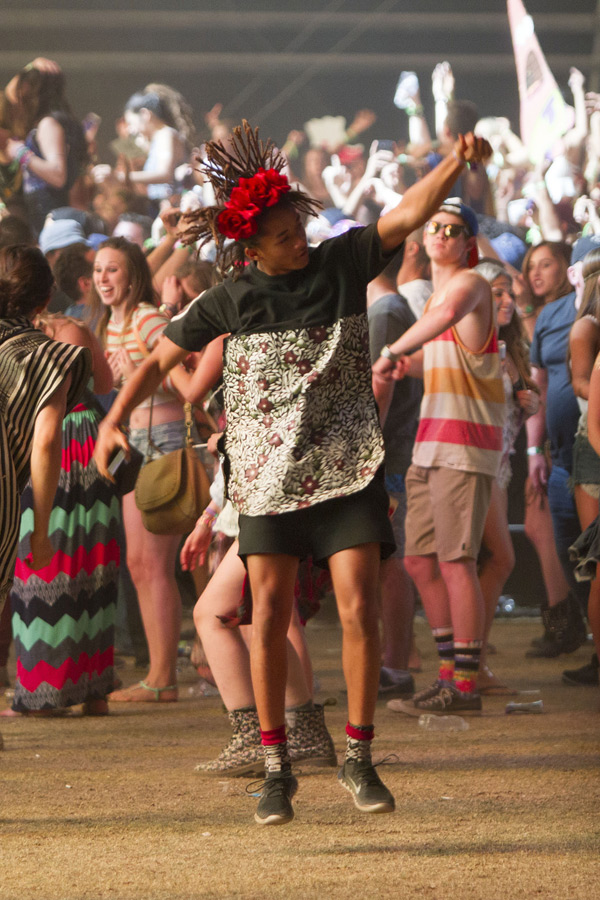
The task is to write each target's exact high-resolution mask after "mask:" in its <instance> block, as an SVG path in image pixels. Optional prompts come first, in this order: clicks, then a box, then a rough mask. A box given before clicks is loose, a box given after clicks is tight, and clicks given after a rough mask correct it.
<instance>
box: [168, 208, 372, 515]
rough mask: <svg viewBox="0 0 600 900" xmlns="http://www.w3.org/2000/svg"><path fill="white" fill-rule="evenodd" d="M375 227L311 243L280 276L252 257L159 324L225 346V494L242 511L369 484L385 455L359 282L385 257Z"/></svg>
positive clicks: (180, 338) (191, 346)
mask: <svg viewBox="0 0 600 900" xmlns="http://www.w3.org/2000/svg"><path fill="white" fill-rule="evenodd" d="M388 259H389V255H387V254H385V253H384V252H383V250H382V247H381V241H380V238H379V234H378V232H377V228H376V226H374V225H372V226H367V227H366V228H354V229H351V230H350V231H349V232H347V233H346V234H344V235H340V236H339V237H337V238H333V239H331V240H328V241H324V242H323V243H322V244H321V245H320V246H319V247H317V248H315V249H313V250H311V251H310V257H309V262H308V264H307V265H306V266H305V267H304V268H303V269H301V270H299V271H297V272H292V273H290V274H287V275H279V276H269V275H265V274H264V273H263V272H261V271H260V270H259V269H257V268H256V266H255V265H250V266H248V267H247V269H246V270H245V271H244V273H243V274H242V275H241V276H240V278H239V279H238V280H237V281H233V280H231V279H227V280H226V281H225V282H224V283H223V284H222V285H218V286H216V287H214V288H211V289H210V290H208V291H206V292H205V293H204V294H202V295H201V296H200V297H199V298H198V299H197V300H195V301H193V303H191V304H190V306H189V307H188V308H187V310H185V311H184V313H182V314H181V315H180V316H176V317H175V318H174V319H172V320H171V322H170V324H169V325H168V326H167V328H166V329H165V332H164V333H165V335H166V337H168V338H169V339H170V340H172V341H173V342H174V343H176V344H177V345H178V346H180V347H183V348H185V349H186V350H199V349H201V348H202V347H203V346H205V345H206V344H207V343H208V342H209V341H211V340H213V339H214V338H216V337H217V336H219V335H221V334H224V333H226V332H230V333H231V336H230V338H229V339H228V340H227V342H226V345H225V365H224V373H223V380H224V395H225V409H226V413H227V431H226V435H225V449H226V454H227V457H228V463H229V467H230V474H229V482H228V495H229V497H230V499H231V500H232V501H233V503H234V505H235V506H236V508H237V509H238V511H239V512H241V513H244V514H246V515H265V514H269V513H280V512H288V511H292V510H294V509H298V508H302V507H303V506H310V505H313V504H314V503H318V502H322V501H324V500H329V499H332V498H333V497H339V496H346V495H347V494H351V493H354V492H355V491H358V490H361V489H362V488H364V487H366V485H367V484H368V483H369V481H370V480H371V479H372V478H373V476H374V474H375V472H376V471H377V469H378V468H379V466H380V465H381V463H382V461H383V441H382V437H381V431H380V428H379V422H378V416H377V409H376V406H375V401H374V398H373V392H372V389H371V366H370V356H369V340H368V325H367V316H366V288H367V284H368V283H369V281H371V280H372V279H373V278H374V277H375V276H376V275H378V274H379V272H380V271H381V270H382V269H383V268H384V267H385V265H386V263H387V262H388Z"/></svg>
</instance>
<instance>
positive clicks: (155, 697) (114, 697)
mask: <svg viewBox="0 0 600 900" xmlns="http://www.w3.org/2000/svg"><path fill="white" fill-rule="evenodd" d="M135 691H137V692H138V693H139V691H145V692H146V694H151V695H152V696H146V697H141V698H140V697H134V696H132V695H133V694H134V692H135ZM165 691H175V692H177V685H176V684H168V685H166V687H153V686H152V685H151V684H146V682H145V681H138V683H137V684H132V685H131V686H130V687H128V688H123V690H122V691H115V692H113V693H112V694H111V695H110V702H111V703H175V702H176V701H177V696H175V697H165V698H163V697H162V696H161V694H164V693H165Z"/></svg>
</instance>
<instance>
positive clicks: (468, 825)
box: [0, 619, 600, 900]
mask: <svg viewBox="0 0 600 900" xmlns="http://www.w3.org/2000/svg"><path fill="white" fill-rule="evenodd" d="M539 632H540V624H539V621H535V620H531V619H516V620H514V619H513V620H498V621H497V622H496V623H495V625H494V630H493V640H494V642H495V644H496V646H497V650H498V652H497V655H496V656H494V657H492V659H491V660H490V661H491V664H492V667H493V669H494V670H496V671H497V672H498V673H499V674H501V675H503V676H505V677H506V678H507V679H509V680H510V681H511V683H512V684H513V685H514V686H515V687H518V688H520V689H521V690H524V691H525V690H526V691H540V694H539V695H536V694H526V695H523V696H522V697H521V698H520V699H522V700H530V699H536V698H537V697H538V696H539V697H541V698H542V699H543V702H544V713H543V715H512V716H508V715H506V714H505V712H504V708H505V704H506V702H507V700H506V698H493V699H486V700H485V702H484V715H483V716H482V717H481V718H477V719H470V727H469V730H468V731H465V732H462V733H459V734H451V735H438V734H433V733H429V732H426V731H424V730H423V729H422V728H421V727H420V726H419V725H418V721H417V719H413V718H408V717H404V716H401V715H399V714H397V713H392V712H391V711H389V710H387V709H386V707H385V704H384V703H381V704H380V709H379V710H378V716H377V722H376V727H377V733H376V734H377V736H376V741H375V744H374V756H375V757H376V758H382V757H384V756H386V755H387V754H390V753H394V754H397V757H398V762H396V763H395V764H392V765H386V766H385V767H384V768H383V769H382V770H380V771H381V774H382V776H383V778H384V780H385V781H386V783H387V784H388V785H389V787H390V788H391V789H392V790H393V792H394V794H395V796H396V802H397V809H396V812H395V814H394V815H387V816H368V815H364V814H361V813H359V812H358V811H357V810H356V809H355V808H354V806H353V805H352V800H351V798H350V796H349V795H348V794H347V792H346V791H344V790H342V789H341V788H340V787H339V786H338V784H337V783H336V777H335V775H336V771H335V770H334V769H326V770H322V769H309V768H308V767H306V768H305V767H302V770H301V771H302V774H301V777H300V788H299V791H298V794H297V799H296V801H295V810H296V817H295V819H294V821H293V822H292V823H291V824H289V825H287V826H285V827H280V828H260V827H259V826H257V825H255V824H254V821H253V814H254V808H255V805H256V802H257V801H256V799H255V798H253V797H250V796H248V795H247V794H246V793H245V786H246V784H247V779H232V778H229V779H228V778H217V779H214V778H213V779H208V778H203V777H201V776H199V775H197V774H195V773H194V771H193V769H194V765H195V764H196V763H198V762H200V761H203V760H207V759H210V758H212V757H213V756H216V755H217V753H218V752H219V750H220V749H221V747H222V746H223V745H224V744H225V743H226V741H227V739H228V736H229V726H228V721H227V718H226V716H225V715H224V713H223V711H222V707H221V703H220V700H219V698H218V697H211V698H203V697H198V696H197V695H193V694H190V689H191V690H192V691H193V686H190V685H183V686H182V689H181V696H182V699H181V701H180V702H179V703H177V704H164V705H156V706H151V705H150V704H137V705H135V706H125V705H119V706H118V707H117V706H116V705H115V706H114V707H113V709H112V710H111V715H110V716H109V717H108V718H106V719H89V718H82V717H81V716H79V715H76V714H74V715H73V716H71V717H69V718H65V719H46V720H39V719H37V720H36V719H23V718H19V719H9V720H7V719H3V720H2V719H0V728H1V730H2V733H3V735H4V741H5V749H4V752H3V753H1V754H0V771H1V772H2V789H1V798H2V806H1V809H0V828H1V832H2V836H1V844H0V846H1V848H2V860H3V863H2V865H1V866H0V897H1V898H2V900H84V898H85V900H108V898H111V900H112V898H114V900H167V898H168V900H184V898H185V900H188V898H190V900H191V898H207V900H209V898H268V900H270V898H273V900H278V898H284V897H285V898H319V900H320V898H327V900H337V898H344V900H346V898H349V897H362V896H368V897H369V898H370V900H371V898H373V900H374V898H396V897H401V898H407V900H411V898H417V897H419V898H424V900H438V898H439V900H441V898H444V900H446V898H448V897H460V898H461V900H479V898H481V900H496V898H498V900H511V898H515V897H523V898H529V897H533V898H541V900H546V898H548V900H581V898H585V900H594V898H598V897H600V878H599V874H600V866H599V863H598V842H599V837H600V825H599V823H600V818H599V816H598V800H599V797H600V777H599V775H600V771H599V768H600V759H599V755H598V749H599V725H600V714H599V710H600V695H599V692H598V689H597V688H596V689H593V688H573V687H570V688H569V687H566V686H564V685H562V684H561V683H560V673H561V671H562V669H563V668H565V667H567V668H574V667H577V666H580V665H582V664H583V663H585V662H588V661H589V657H590V655H591V647H590V646H589V645H588V646H587V647H584V648H582V649H581V650H579V651H577V653H575V654H572V655H571V656H569V657H562V658H560V659H558V660H543V661H531V660H525V657H524V654H525V650H526V648H527V646H528V644H529V641H530V639H531V638H532V637H533V636H534V635H536V634H538V633H539ZM308 637H309V642H310V645H311V650H312V653H313V660H314V665H315V671H316V674H317V676H318V678H319V680H320V683H321V690H320V693H319V699H321V700H323V699H325V698H329V697H331V698H335V700H336V701H337V702H336V705H335V706H329V707H327V709H326V716H327V722H328V725H329V728H330V730H331V732H332V734H333V736H334V739H335V742H336V746H337V748H338V751H341V750H342V748H343V746H344V739H343V733H344V724H345V721H346V709H345V701H344V695H343V694H342V693H341V688H342V687H343V680H342V675H341V670H340V638H341V635H340V631H339V628H338V627H337V626H336V625H335V623H327V622H321V623H319V621H318V620H317V621H316V622H315V623H314V624H309V627H308ZM417 641H418V644H419V646H420V648H421V650H422V652H423V658H424V659H423V662H424V665H423V672H422V673H421V674H419V675H417V676H416V679H417V686H418V687H422V686H424V685H426V684H428V683H429V682H430V681H431V680H432V678H433V676H434V672H435V659H434V650H433V646H432V642H431V638H430V636H429V631H428V628H427V626H426V624H425V623H424V622H423V621H418V623H417ZM121 674H122V676H123V680H124V682H125V683H126V684H128V683H131V682H133V681H134V680H136V679H137V678H139V677H140V676H142V675H143V674H144V673H142V672H137V671H135V670H134V669H133V668H132V667H131V666H130V667H127V668H125V669H123V670H121ZM514 699H519V698H514ZM0 702H1V698H0ZM5 705H6V703H5Z"/></svg>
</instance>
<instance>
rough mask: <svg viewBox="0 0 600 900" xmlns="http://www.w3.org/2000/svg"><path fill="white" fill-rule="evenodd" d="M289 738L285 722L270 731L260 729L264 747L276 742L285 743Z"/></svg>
mask: <svg viewBox="0 0 600 900" xmlns="http://www.w3.org/2000/svg"><path fill="white" fill-rule="evenodd" d="M286 740H287V738H286V734H285V724H284V725H280V726H279V727H278V728H272V729H271V730H270V731H263V729H262V728H261V729H260V741H261V744H262V745H263V747H271V746H273V745H275V744H285V742H286Z"/></svg>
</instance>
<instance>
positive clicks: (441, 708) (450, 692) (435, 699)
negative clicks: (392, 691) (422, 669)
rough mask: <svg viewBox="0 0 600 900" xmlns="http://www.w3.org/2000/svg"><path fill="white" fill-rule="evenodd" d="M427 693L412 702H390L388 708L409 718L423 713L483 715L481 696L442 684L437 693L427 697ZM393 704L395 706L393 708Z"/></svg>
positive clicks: (418, 695) (416, 696) (417, 696)
mask: <svg viewBox="0 0 600 900" xmlns="http://www.w3.org/2000/svg"><path fill="white" fill-rule="evenodd" d="M425 694H426V692H425V691H422V692H421V694H415V696H414V697H413V699H412V700H409V701H404V700H390V702H389V703H388V708H389V709H393V710H394V712H401V713H404V714H405V715H407V716H420V715H421V714H422V713H432V714H433V715H442V716H447V715H453V714H454V713H459V714H462V715H471V716H478V715H481V695H480V694H478V693H476V692H473V693H466V692H464V691H459V690H458V688H456V687H455V686H454V685H453V684H447V683H446V682H441V683H440V686H439V687H438V689H437V691H436V692H435V693H430V694H429V695H428V696H425ZM392 704H394V705H393V706H392Z"/></svg>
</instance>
